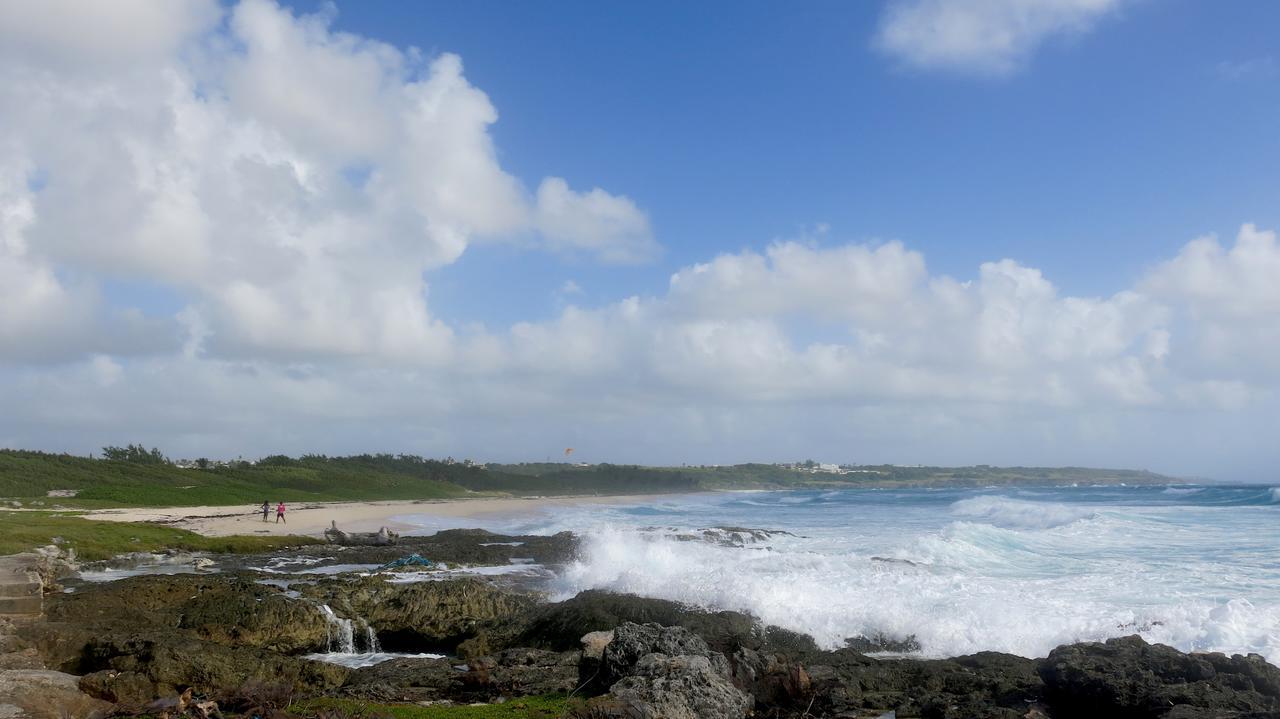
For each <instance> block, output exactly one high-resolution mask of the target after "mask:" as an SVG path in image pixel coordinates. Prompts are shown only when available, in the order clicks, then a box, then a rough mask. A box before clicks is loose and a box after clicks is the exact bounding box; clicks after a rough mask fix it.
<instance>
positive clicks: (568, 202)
mask: <svg viewBox="0 0 1280 719" xmlns="http://www.w3.org/2000/svg"><path fill="white" fill-rule="evenodd" d="M535 221H536V224H537V227H538V229H539V231H541V232H542V234H543V235H544V236H545V237H546V238H547V241H548V243H549V244H550V245H551V247H552V248H554V249H556V250H559V251H562V252H571V253H579V252H580V253H587V254H589V255H595V256H596V257H598V258H600V259H601V260H602V261H605V262H610V263H615V264H632V263H637V262H646V261H648V260H651V259H653V258H654V257H655V256H656V255H657V254H658V252H659V247H658V243H657V242H656V241H655V240H654V239H653V233H652V232H651V231H650V229H649V218H648V217H647V216H646V215H645V214H644V212H642V211H641V210H640V208H638V207H636V205H635V203H634V202H632V201H631V200H629V199H628V198H626V197H617V196H614V195H610V194H609V193H607V192H605V191H604V190H601V189H600V188H598V187H596V188H593V189H592V190H591V191H589V192H585V193H576V192H574V191H573V190H571V189H569V184H568V183H567V182H565V181H564V180H562V179H560V178H559V177H548V178H546V179H545V180H543V181H542V184H541V185H539V186H538V209H537V217H536V220H535Z"/></svg>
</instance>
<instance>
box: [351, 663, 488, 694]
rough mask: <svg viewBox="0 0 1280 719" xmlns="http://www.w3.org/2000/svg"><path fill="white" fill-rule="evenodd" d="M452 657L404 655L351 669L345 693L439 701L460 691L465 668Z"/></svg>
mask: <svg viewBox="0 0 1280 719" xmlns="http://www.w3.org/2000/svg"><path fill="white" fill-rule="evenodd" d="M455 664H456V662H455V661H453V660H450V659H426V658H423V659H418V658H403V659H392V660H391V661H386V662H382V663H381V664H375V665H373V666H371V667H361V668H359V669H356V670H354V671H352V672H351V675H350V677H349V678H348V679H347V682H346V683H345V684H344V685H343V686H342V689H341V693H342V694H343V695H345V696H350V697H356V698H359V699H365V700H369V701H383V702H422V701H438V700H441V699H445V698H448V697H450V696H453V695H455V694H457V693H459V691H460V689H461V678H460V677H461V674H462V673H463V670H461V669H458V668H456V667H455V666H454V665H455Z"/></svg>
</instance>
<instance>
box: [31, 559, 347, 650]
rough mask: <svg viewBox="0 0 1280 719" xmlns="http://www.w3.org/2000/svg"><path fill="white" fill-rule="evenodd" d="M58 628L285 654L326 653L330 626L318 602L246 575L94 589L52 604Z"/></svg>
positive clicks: (160, 578)
mask: <svg viewBox="0 0 1280 719" xmlns="http://www.w3.org/2000/svg"><path fill="white" fill-rule="evenodd" d="M45 605H46V616H47V617H48V619H49V621H51V622H56V623H73V624H77V625H80V626H82V627H88V628H100V629H104V630H109V631H112V632H121V631H131V630H132V631H139V632H150V631H157V630H159V629H172V630H190V631H191V632H193V633H194V634H195V635H196V636H199V637H200V638H203V639H208V640H211V641H215V642H219V643H222V644H228V645H234V646H254V647H263V648H267V649H272V650H274V651H279V652H285V653H291V654H296V653H302V652H307V651H316V650H320V649H323V648H324V646H325V643H326V637H327V636H328V631H329V625H328V622H326V621H325V618H324V616H323V615H322V614H321V612H320V610H319V609H318V608H317V607H316V606H315V605H314V604H313V603H311V602H306V601H299V600H295V599H291V598H289V597H287V596H286V595H285V594H284V593H283V592H282V591H281V590H280V589H278V588H276V587H272V586H267V585H263V584H259V583H257V582H256V581H254V580H253V579H251V578H249V577H244V576H238V575H218V574H214V575H195V574H175V575H152V576H144V577H131V578H129V579H122V580H119V581H115V582H106V583H102V584H86V585H82V586H81V587H79V588H78V589H77V591H76V592H74V593H71V594H58V595H53V596H51V597H50V598H49V599H47V600H46V602H45Z"/></svg>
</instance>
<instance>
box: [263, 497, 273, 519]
mask: <svg viewBox="0 0 1280 719" xmlns="http://www.w3.org/2000/svg"><path fill="white" fill-rule="evenodd" d="M269 514H271V503H270V502H268V501H266V500H263V502H262V521H264V522H265V521H267V515H269Z"/></svg>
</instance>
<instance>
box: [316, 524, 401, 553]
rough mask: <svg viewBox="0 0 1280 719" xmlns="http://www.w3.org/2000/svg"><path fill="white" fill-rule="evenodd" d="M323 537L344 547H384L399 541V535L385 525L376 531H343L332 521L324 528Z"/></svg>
mask: <svg viewBox="0 0 1280 719" xmlns="http://www.w3.org/2000/svg"><path fill="white" fill-rule="evenodd" d="M324 538H325V539H327V540H329V542H330V543H331V544H341V545H343V546H346V547H384V546H386V545H388V544H395V543H396V542H397V541H399V539H400V535H399V534H396V533H395V532H393V531H391V530H389V529H387V528H386V527H383V528H382V529H379V530H378V531H376V532H344V531H342V530H341V529H338V523H337V522H336V521H334V522H331V523H330V524H329V528H328V529H326V530H324Z"/></svg>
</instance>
